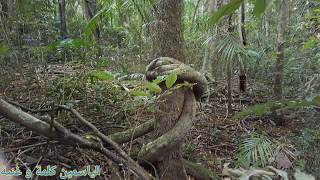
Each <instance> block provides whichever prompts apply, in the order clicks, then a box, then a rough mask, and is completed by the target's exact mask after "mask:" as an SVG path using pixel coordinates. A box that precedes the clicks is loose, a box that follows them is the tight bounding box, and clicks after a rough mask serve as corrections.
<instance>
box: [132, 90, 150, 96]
mask: <svg viewBox="0 0 320 180" xmlns="http://www.w3.org/2000/svg"><path fill="white" fill-rule="evenodd" d="M130 93H131V94H132V95H134V96H145V97H150V96H151V95H150V94H149V93H147V92H143V91H130Z"/></svg>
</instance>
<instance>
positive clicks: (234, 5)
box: [208, 0, 244, 26]
mask: <svg viewBox="0 0 320 180" xmlns="http://www.w3.org/2000/svg"><path fill="white" fill-rule="evenodd" d="M243 2H244V0H232V1H231V2H230V3H229V4H226V5H224V6H222V7H221V8H220V9H219V10H218V11H217V12H215V13H214V14H213V15H212V16H211V17H210V18H209V20H208V25H209V26H213V25H215V24H216V23H217V22H218V21H219V20H220V19H221V18H222V17H223V16H227V15H230V14H232V13H233V12H234V11H235V10H237V9H238V8H239V7H240V5H241V3H243Z"/></svg>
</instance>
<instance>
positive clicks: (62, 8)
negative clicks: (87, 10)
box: [58, 0, 67, 39]
mask: <svg viewBox="0 0 320 180" xmlns="http://www.w3.org/2000/svg"><path fill="white" fill-rule="evenodd" d="M58 3H59V17H60V36H61V39H65V38H66V37H67V21H66V2H65V0H58Z"/></svg>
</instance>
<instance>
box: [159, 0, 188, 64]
mask: <svg viewBox="0 0 320 180" xmlns="http://www.w3.org/2000/svg"><path fill="white" fill-rule="evenodd" d="M183 8H184V3H183V0H160V1H159V2H158V7H157V12H156V19H157V26H156V27H157V28H156V31H157V33H156V34H157V35H156V39H157V46H158V47H157V50H156V55H155V57H171V58H174V59H177V60H179V61H181V62H184V61H185V56H184V53H183V49H184V45H183V44H184V38H183V26H182V16H183Z"/></svg>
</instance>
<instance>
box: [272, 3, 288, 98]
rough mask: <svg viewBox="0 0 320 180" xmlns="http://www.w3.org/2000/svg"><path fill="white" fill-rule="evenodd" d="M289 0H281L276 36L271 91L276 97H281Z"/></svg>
mask: <svg viewBox="0 0 320 180" xmlns="http://www.w3.org/2000/svg"><path fill="white" fill-rule="evenodd" d="M288 3H289V1H286V0H281V4H280V14H279V24H278V37H277V46H278V47H277V51H278V52H277V60H276V65H275V79H274V87H273V92H274V95H275V97H276V98H277V99H281V98H282V93H283V92H282V83H283V69H284V50H285V47H286V35H287V33H288V26H289V4H288Z"/></svg>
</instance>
